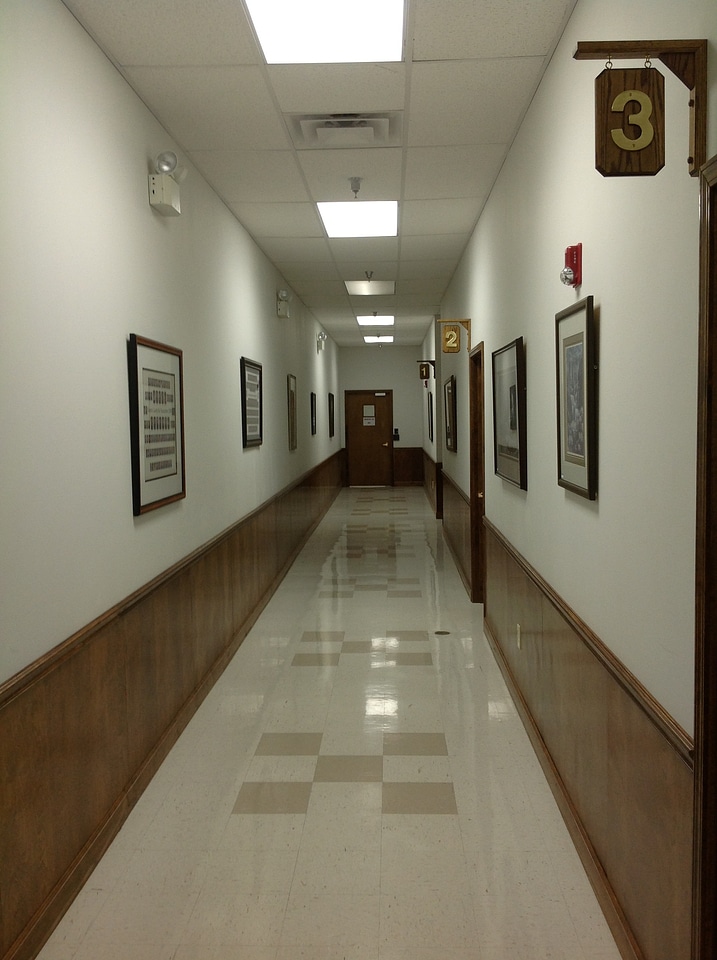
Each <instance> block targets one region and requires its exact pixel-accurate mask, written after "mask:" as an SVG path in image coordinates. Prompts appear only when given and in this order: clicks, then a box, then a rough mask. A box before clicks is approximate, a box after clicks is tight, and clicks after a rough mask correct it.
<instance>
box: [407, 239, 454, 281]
mask: <svg viewBox="0 0 717 960" xmlns="http://www.w3.org/2000/svg"><path fill="white" fill-rule="evenodd" d="M467 242H468V234H465V233H458V234H453V233H446V234H438V235H436V236H433V237H405V238H404V239H403V241H402V242H401V263H402V264H403V263H405V262H406V261H410V260H429V259H430V260H433V259H435V260H446V259H448V258H450V259H451V260H453V262H454V263H457V262H458V259H459V257H460V256H461V254H462V253H463V251H464V249H465V246H466V243H467ZM400 276H403V272H401V274H400Z"/></svg>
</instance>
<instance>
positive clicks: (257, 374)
mask: <svg viewBox="0 0 717 960" xmlns="http://www.w3.org/2000/svg"><path fill="white" fill-rule="evenodd" d="M239 363H240V367H241V435H242V445H243V446H244V447H258V446H260V444H261V443H262V441H263V439H264V436H263V419H264V415H263V397H262V370H261V364H260V363H255V362H254V361H253V360H249V359H247V357H242V358H241V360H240V362H239Z"/></svg>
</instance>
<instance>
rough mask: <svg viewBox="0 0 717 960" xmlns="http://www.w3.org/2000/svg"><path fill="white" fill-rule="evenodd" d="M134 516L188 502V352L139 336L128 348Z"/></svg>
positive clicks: (134, 338)
mask: <svg viewBox="0 0 717 960" xmlns="http://www.w3.org/2000/svg"><path fill="white" fill-rule="evenodd" d="M127 360H128V372H129V415H130V444H131V450H132V513H133V514H134V516H135V517H138V516H139V515H140V514H142V513H147V512H148V511H149V510H156V509H157V507H163V506H164V505H165V504H167V503H174V501H175V500H181V499H183V498H184V497H185V496H186V488H185V478H184V401H183V386H182V351H181V350H177V349H176V348H175V347H168V346H167V345H166V344H164V343H157V342H156V341H154V340H147V339H145V338H144V337H139V336H137V335H136V334H134V333H131V334H130V337H129V342H128V344H127Z"/></svg>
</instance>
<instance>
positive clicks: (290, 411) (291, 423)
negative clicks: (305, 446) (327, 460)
mask: <svg viewBox="0 0 717 960" xmlns="http://www.w3.org/2000/svg"><path fill="white" fill-rule="evenodd" d="M286 412H287V420H288V438H289V450H296V447H297V445H298V430H297V421H296V416H297V411H296V377H295V376H294V374H293V373H290V374H288V375H287V378H286Z"/></svg>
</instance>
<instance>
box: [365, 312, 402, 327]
mask: <svg viewBox="0 0 717 960" xmlns="http://www.w3.org/2000/svg"><path fill="white" fill-rule="evenodd" d="M393 320H394V318H393V317H388V316H383V317H381V316H374V315H373V314H371V316H370V317H356V322H357V323H358V325H359V326H360V327H392V326H393Z"/></svg>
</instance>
